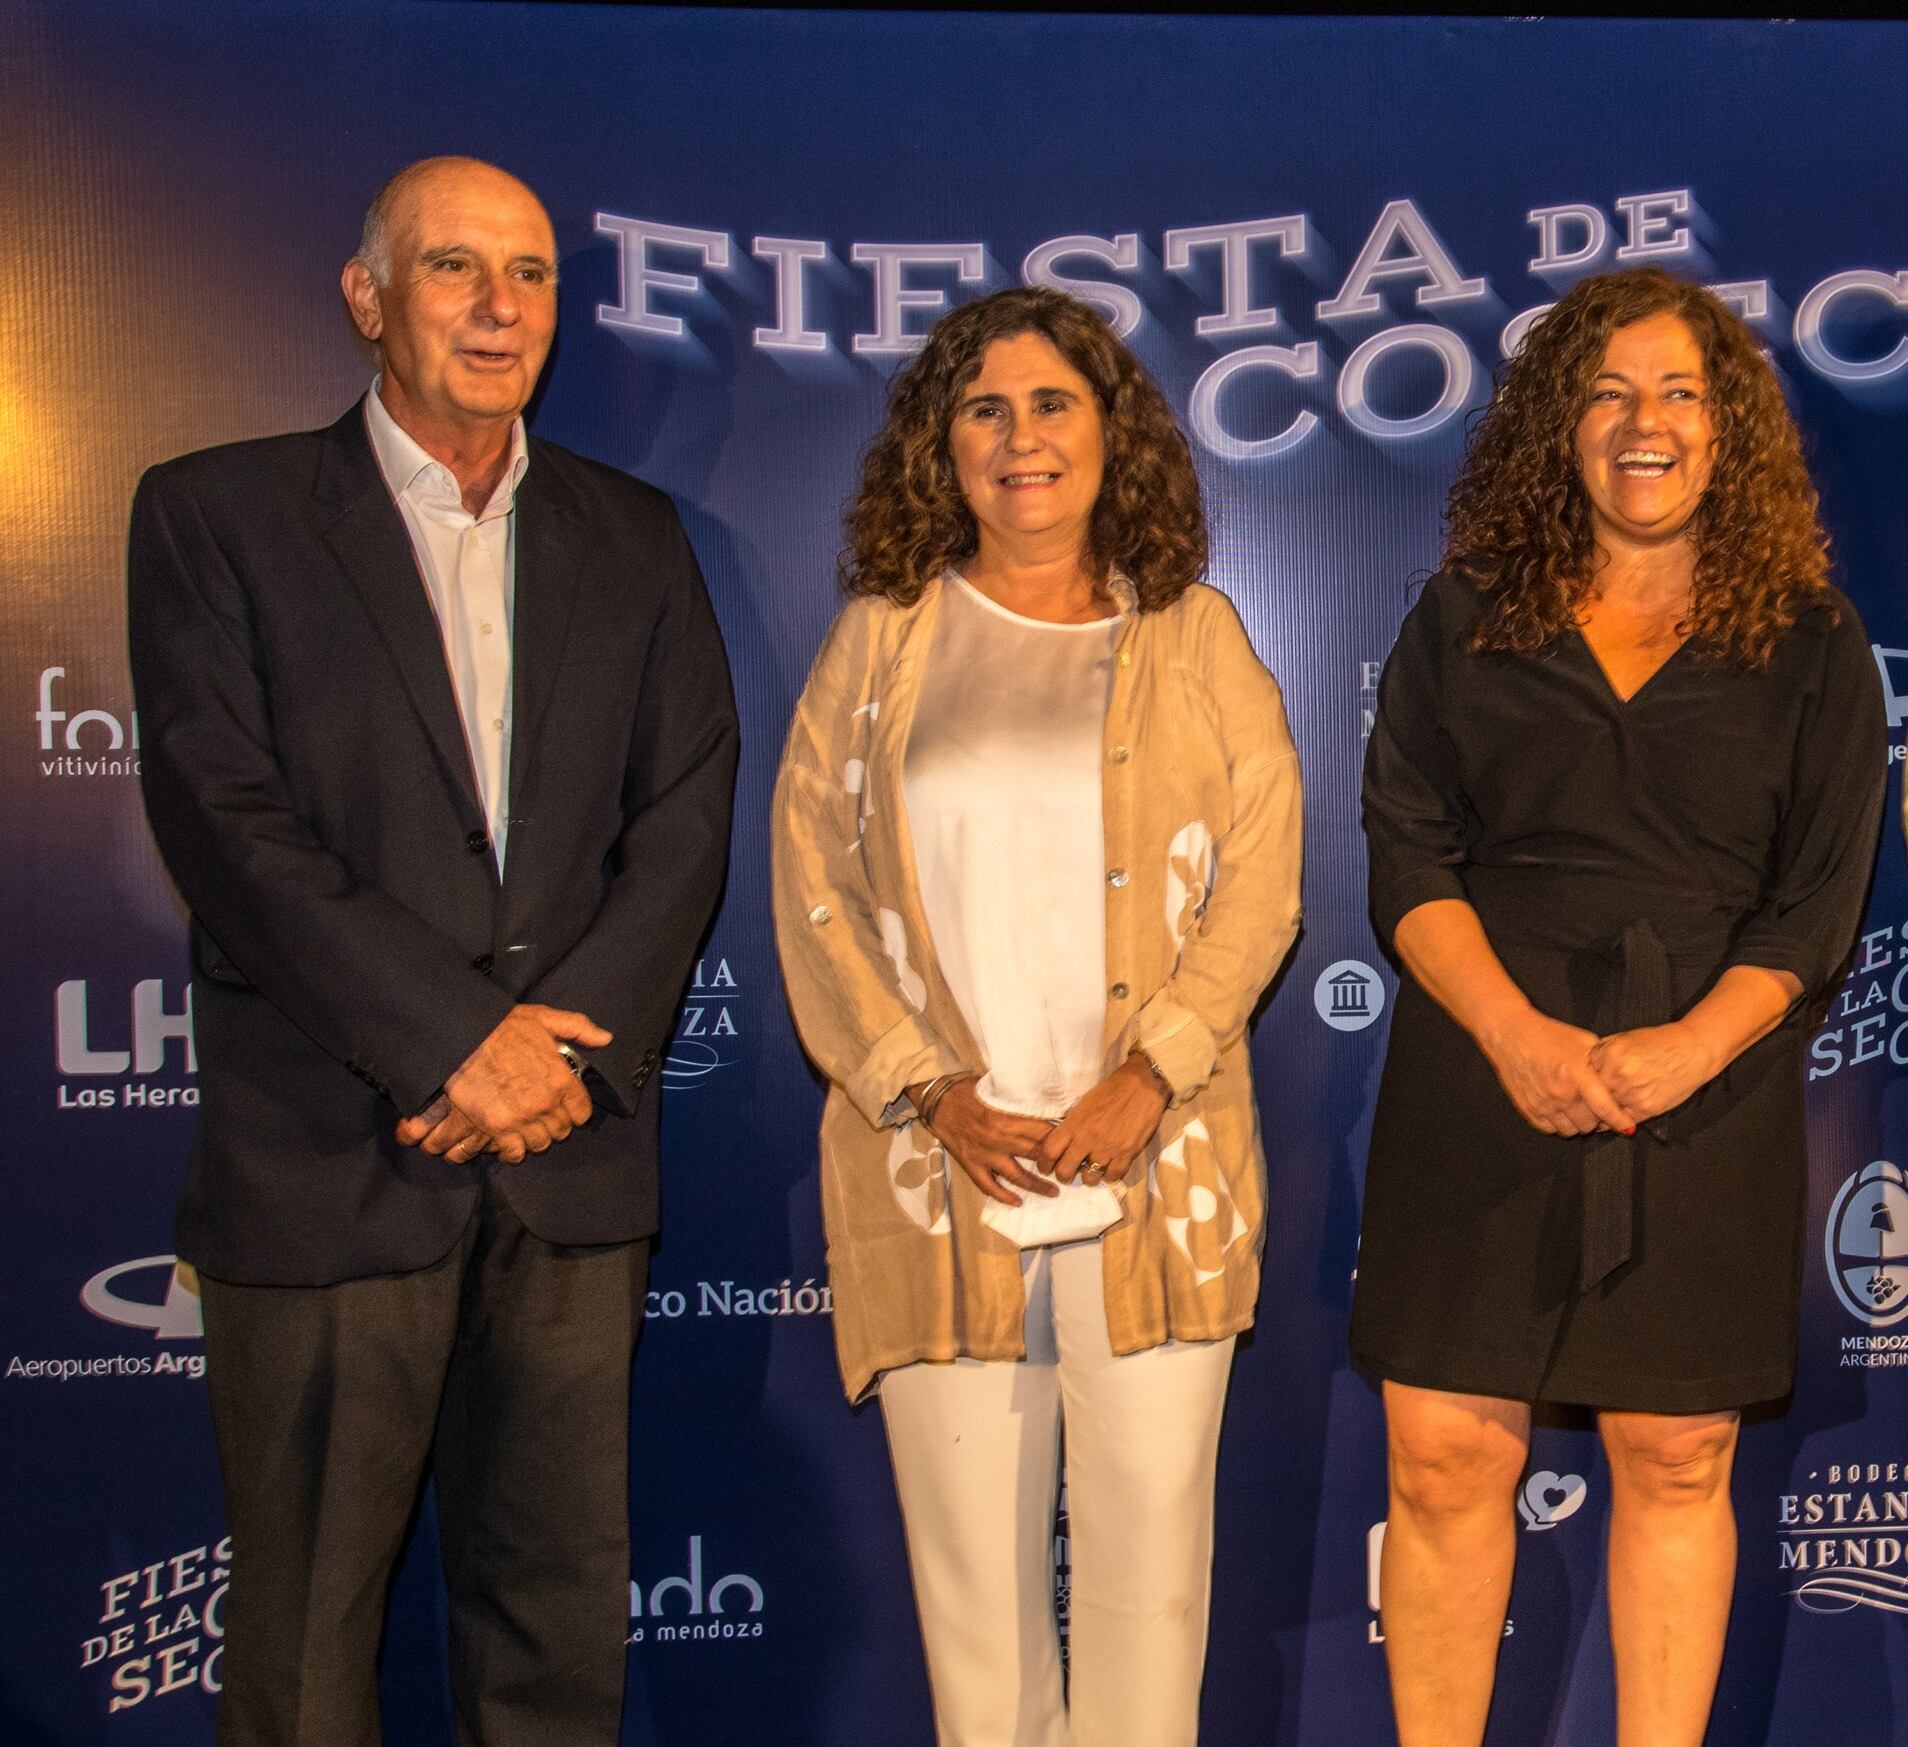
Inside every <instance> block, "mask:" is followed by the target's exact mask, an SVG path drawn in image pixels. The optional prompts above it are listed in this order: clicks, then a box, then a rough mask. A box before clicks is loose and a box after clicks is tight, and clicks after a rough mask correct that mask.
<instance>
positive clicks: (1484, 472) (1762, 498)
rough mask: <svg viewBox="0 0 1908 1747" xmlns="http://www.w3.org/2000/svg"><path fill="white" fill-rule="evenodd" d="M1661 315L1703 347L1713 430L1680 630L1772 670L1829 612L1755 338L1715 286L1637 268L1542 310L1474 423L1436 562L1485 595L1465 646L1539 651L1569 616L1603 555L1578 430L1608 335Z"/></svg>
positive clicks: (1795, 445) (1795, 439) (1811, 519)
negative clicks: (1807, 627)
mask: <svg viewBox="0 0 1908 1747" xmlns="http://www.w3.org/2000/svg"><path fill="white" fill-rule="evenodd" d="M1654 315H1674V316H1677V317H1679V318H1680V319H1681V320H1682V321H1683V322H1684V323H1685V324H1686V325H1687V326H1688V328H1689V331H1690V333H1691V334H1692V335H1693V336H1694V337H1695V340H1696V344H1697V345H1698V346H1699V347H1700V348H1701V350H1702V354H1703V367H1704V370H1705V372H1706V374H1707V376H1708V379H1709V406H1710V413H1711V417H1712V420H1713V422H1714V426H1715V433H1716V437H1715V452H1714V457H1713V460H1712V462H1711V468H1710V475H1709V486H1708V489H1707V490H1706V491H1705V492H1704V493H1703V498H1702V502H1701V503H1700V504H1699V505H1698V506H1697V509H1696V513H1695V515H1694V517H1693V518H1692V519H1691V522H1690V533H1691V536H1692V539H1693V543H1694V546H1695V552H1696V565H1695V575H1694V578H1693V581H1692V585H1691V591H1690V604H1689V613H1688V616H1687V617H1686V618H1685V619H1684V621H1683V623H1682V626H1681V629H1682V631H1683V632H1684V634H1685V635H1687V636H1688V637H1689V638H1690V640H1691V643H1692V645H1693V646H1694V647H1695V649H1696V652H1697V653H1699V654H1706V655H1708V656H1710V657H1712V658H1718V659H1728V660H1731V661H1735V662H1738V663H1740V664H1741V665H1743V666H1745V667H1765V666H1767V665H1768V662H1769V658H1770V656H1771V654H1773V652H1774V650H1775V647H1776V645H1777V644H1778V643H1779V642H1780V641H1781V640H1782V638H1783V637H1784V636H1785V635H1787V633H1788V631H1789V630H1790V628H1791V627H1792V626H1793V625H1794V624H1795V622H1796V620H1797V619H1798V618H1799V617H1800V616H1801V614H1802V613H1803V612H1805V611H1807V610H1808V609H1810V608H1812V607H1830V610H1833V609H1832V606H1830V602H1829V600H1828V592H1827V591H1828V586H1829V582H1828V536H1827V535H1826V534H1825V533H1824V531H1823V529H1822V525H1821V522H1820V520H1819V518H1818V515H1817V503H1816V495H1815V488H1814V487H1813V486H1812V485H1811V484H1810V483H1809V475H1808V469H1807V467H1806V466H1805V465H1804V464H1803V460H1802V444H1801V439H1800V437H1799V436H1798V435H1797V433H1796V428H1795V421H1794V420H1793V419H1791V418H1790V416H1789V409H1788V407H1787V406H1786V405H1785V404H1784V402H1783V399H1782V389H1781V386H1780V384H1778V382H1777V381H1776V375H1775V371H1774V370H1773V369H1771V368H1770V365H1769V362H1768V360H1767V359H1766V358H1765V357H1764V356H1763V354H1762V350H1761V347H1760V346H1759V345H1758V343H1757V340H1756V336H1755V335H1754V334H1753V333H1752V332H1751V331H1750V329H1749V328H1748V326H1747V325H1746V324H1745V323H1744V322H1743V321H1742V320H1741V319H1740V318H1739V317H1738V316H1737V315H1736V314H1735V313H1734V312H1733V311H1732V310H1731V309H1730V308H1729V307H1728V305H1727V304H1725V303H1724V302H1723V301H1722V299H1721V298H1719V297H1717V296H1716V294H1715V293H1714V292H1712V291H1707V290H1705V289H1704V288H1703V287H1702V286H1700V285H1692V284H1690V283H1688V282H1687V281H1686V280H1682V279H1678V278H1676V277H1674V276H1673V275H1672V274H1669V273H1666V272H1664V271H1663V270H1662V269H1661V268H1660V267H1639V268H1635V269H1632V270H1630V271H1628V272H1623V273H1604V274H1599V275H1597V276H1596V277H1594V278H1590V279H1585V280H1583V281H1582V282H1581V283H1579V284H1578V285H1577V286H1575V287H1574V288H1573V289H1572V290H1571V291H1570V292H1569V294H1568V295H1567V296H1565V297H1564V298H1563V299H1561V300H1560V301H1559V302H1558V303H1557V305H1556V306H1555V307H1554V308H1553V309H1552V310H1550V312H1549V313H1548V314H1546V315H1545V316H1543V317H1542V318H1541V319H1540V320H1539V321H1538V322H1537V323H1536V325H1535V326H1533V327H1532V328H1531V329H1530V332H1529V334H1528V336H1527V337H1526V338H1525V341H1524V344H1523V347H1522V349H1521V350H1520V351H1519V352H1518V353H1517V355H1516V356H1515V357H1514V358H1513V359H1511V361H1510V362H1509V364H1507V365H1506V366H1505V367H1504V368H1503V371H1502V373H1501V375H1500V378H1499V381H1498V385H1497V392H1496V393H1495V394H1494V395H1493V396H1492V398H1491V403H1490V405H1489V406H1488V407H1487V408H1486V409H1485V411H1484V412H1483V414H1482V416H1481V417H1480V419H1479V421H1478V424H1477V428H1476V430H1475V432H1474V433H1473V436H1472V439H1471V446H1470V452H1469V454H1467V455H1466V457H1465V460H1464V466H1463V469H1462V471H1461V472H1460V473H1459V474H1458V478H1457V483H1456V484H1455V485H1453V486H1452V487H1451V496H1450V500H1449V504H1448V506H1447V525H1448V528H1449V533H1448V535H1447V538H1446V541H1445V548H1444V558H1443V564H1444V566H1445V568H1446V569H1450V570H1461V571H1464V572H1466V573H1467V574H1469V575H1470V576H1472V577H1475V578H1476V579H1477V580H1478V581H1479V582H1480V583H1481V584H1482V585H1483V586H1484V588H1485V590H1486V593H1487V595H1488V597H1489V598H1488V604H1487V605H1486V608H1485V611H1484V615H1483V618H1482V619H1481V620H1480V622H1479V624H1478V627H1477V629H1476V631H1475V632H1474V633H1473V636H1472V646H1473V647H1474V648H1476V649H1480V650H1485V649H1497V650H1521V651H1526V652H1530V651H1536V650H1540V649H1544V648H1547V647H1548V646H1549V645H1551V644H1552V643H1554V642H1555V641H1556V639H1557V638H1559V637H1561V636H1562V635H1563V634H1564V633H1565V632H1566V631H1568V630H1569V629H1570V628H1571V627H1572V626H1573V625H1574V624H1575V623H1576V622H1577V619H1578V617H1579V615H1580V614H1581V611H1582V608H1583V605H1584V602H1585V601H1586V599H1587V598H1588V597H1589V594H1590V590H1591V587H1592V583H1593V581H1594V576H1595V558H1596V541H1595V536H1594V533H1593V531H1592V526H1591V517H1590V499H1589V496H1588V494H1587V493H1586V492H1585V490H1584V487H1583V480H1582V475H1581V465H1580V462H1579V460H1578V457H1577V446H1576V432H1577V425H1578V422H1579V421H1580V420H1581V419H1582V417H1583V415H1584V411H1585V409H1586V408H1587V407H1588V406H1589V404H1590V390H1591V385H1592V383H1593V382H1594V380H1595V377H1596V374H1597V370H1598V367H1599V366H1600V365H1601V363H1602V361H1603V356H1604V352H1605V349H1606V348H1607V346H1608V345H1609V342H1610V336H1611V335H1612V334H1613V333H1614V332H1615V331H1616V330H1617V329H1618V328H1622V327H1628V326H1629V325H1630V324H1631V323H1633V322H1639V321H1643V320H1645V319H1646V318H1648V317H1650V316H1654Z"/></svg>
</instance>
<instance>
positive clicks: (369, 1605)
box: [201, 1161, 649, 1747]
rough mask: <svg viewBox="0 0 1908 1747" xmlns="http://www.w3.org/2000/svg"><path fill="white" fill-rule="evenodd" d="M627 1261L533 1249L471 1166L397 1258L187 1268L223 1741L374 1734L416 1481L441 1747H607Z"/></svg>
mask: <svg viewBox="0 0 1908 1747" xmlns="http://www.w3.org/2000/svg"><path fill="white" fill-rule="evenodd" d="M511 1168H513V1167H509V1166H504V1165H500V1164H497V1163H495V1162H494V1161H493V1162H491V1163H489V1164H488V1165H478V1166H473V1169H479V1170H484V1171H486V1172H488V1173H494V1172H497V1171H502V1170H508V1169H511ZM514 1168H517V1169H523V1170H533V1169H535V1165H534V1163H532V1164H527V1165H523V1166H519V1167H514ZM648 1264H649V1246H648V1244H647V1243H646V1242H637V1243H633V1244H613V1245H605V1246H592V1247H574V1246H559V1245H553V1244H547V1243H545V1242H543V1240H542V1239H540V1238H537V1237H535V1236H533V1235H532V1234H531V1233H529V1232H528V1231H526V1230H525V1229H524V1227H523V1225H522V1224H521V1222H520V1221H519V1220H518V1219H517V1217H516V1216H515V1214H514V1213H512V1212H511V1210H510V1207H509V1205H508V1203H507V1202H506V1201H505V1200H504V1198H503V1197H502V1195H501V1194H499V1193H498V1192H497V1190H496V1188H495V1185H494V1181H493V1179H492V1177H491V1176H490V1175H487V1176H486V1179H485V1192H484V1195H483V1199H482V1203H481V1205H480V1207H479V1210H478V1212H477V1213H476V1215H475V1216H474V1217H473V1218H472V1220H471V1223H470V1225H469V1226H468V1227H467V1228H466V1229H465V1231H464V1234H463V1236H462V1237H461V1238H460V1239H459V1240H458V1243H457V1246H456V1248H455V1249H453V1250H452V1251H451V1253H450V1254H449V1255H448V1256H446V1257H445V1258H444V1259H443V1260H442V1261H441V1262H438V1263H437V1264H435V1265H434V1266H432V1267H429V1268H425V1269H422V1270H420V1271H419V1272H417V1273H412V1274H399V1275H386V1276H379V1277H377V1278H374V1279H368V1280H351V1281H346V1282H344V1283H343V1284H341V1285H336V1286H316V1287H302V1286H300V1287H284V1286H237V1285H231V1284H227V1283H224V1282H221V1281H217V1280H211V1279H203V1278H202V1280H201V1285H202V1288H203V1295H204V1296H203V1304H204V1310H205V1351H206V1382H207V1387H208V1390H209V1392H210V1395H211V1403H212V1418H213V1426H214V1430H215V1431H216V1434H217V1438H218V1446H219V1463H220V1467H221V1469H222V1470H223V1473H224V1478H225V1502H226V1516H227V1524H228V1527H229V1529H230V1532H231V1536H232V1558H233V1564H232V1577H231V1588H230V1591H229V1592H228V1594H227V1597H226V1642H225V1655H224V1659H223V1675H224V1693H223V1696H222V1699H221V1703H220V1712H219V1730H218V1741H219V1747H379V1743H380V1741H381V1734H380V1730H379V1722H378V1679H377V1661H378V1645H379V1640H380V1638H381V1636H382V1633H383V1627H384V1610H385V1600H386V1596H387V1594H388V1593H389V1590H390V1585H391V1577H392V1572H393V1570H394V1568H395V1566H396V1563H397V1559H398V1555H399V1553H400V1552H401V1550H402V1548H403V1545H404V1538H405V1532H406V1529H407V1527H408V1525H409V1522H410V1519H411V1515H412V1512H413V1510H414V1509H415V1507H416V1504H417V1500H418V1495H419V1492H420V1490H421V1489H422V1486H423V1482H424V1478H425V1475H426V1473H427V1472H429V1473H431V1474H434V1476H435V1478H436V1483H437V1505H438V1526H439V1531H440V1538H441V1541H442V1545H443V1559H444V1578H445V1583H446V1585H447V1587H448V1589H449V1592H450V1675H451V1694H452V1698H453V1702H454V1704H455V1706H456V1712H457V1732H458V1740H459V1742H460V1744H461V1747H614V1743H615V1742H616V1740H617V1736H618V1733H619V1730H620V1726H621V1717H622V1701H623V1677H624V1670H625V1659H626V1656H627V1651H626V1648H625V1644H626V1640H627V1636H628V1629H629V1628H628V1622H629V1367H630V1359H631V1355H632V1352H633V1349H634V1345H635V1337H636V1330H637V1327H638V1325H639V1323H640V1321H641V1317H642V1305H643V1291H644V1286H645V1284H646V1281H647V1277H648Z"/></svg>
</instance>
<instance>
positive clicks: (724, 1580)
mask: <svg viewBox="0 0 1908 1747" xmlns="http://www.w3.org/2000/svg"><path fill="white" fill-rule="evenodd" d="M683 1567H684V1568H683V1570H682V1571H681V1572H680V1573H676V1572H671V1573H668V1574H667V1575H664V1576H659V1577H657V1578H656V1580H655V1581H654V1582H653V1583H650V1584H649V1585H648V1586H647V1587H646V1588H645V1586H644V1584H643V1583H642V1581H641V1580H640V1579H638V1578H636V1577H631V1578H630V1580H629V1642H630V1643H632V1644H690V1643H708V1642H710V1641H712V1640H715V1641H732V1640H735V1639H738V1638H759V1637H761V1636H762V1635H763V1623H764V1622H763V1617H762V1614H763V1608H764V1605H765V1603H766V1597H765V1595H764V1593H763V1590H762V1585H761V1584H760V1583H759V1582H758V1581H757V1580H756V1579H755V1578H753V1577H751V1576H750V1575H749V1574H748V1573H747V1572H746V1571H730V1572H727V1573H724V1574H721V1575H717V1574H715V1573H714V1572H712V1571H711V1569H710V1568H709V1560H708V1558H707V1556H706V1554H705V1553H704V1551H703V1540H702V1537H701V1536H700V1535H691V1536H690V1537H689V1545H688V1548H687V1550H686V1553H685V1556H684V1560H683Z"/></svg>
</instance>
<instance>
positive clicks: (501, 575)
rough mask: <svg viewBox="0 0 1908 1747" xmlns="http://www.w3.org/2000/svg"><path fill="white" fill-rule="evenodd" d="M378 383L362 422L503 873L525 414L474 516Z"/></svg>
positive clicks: (450, 476)
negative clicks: (417, 583) (413, 570)
mask: <svg viewBox="0 0 1908 1747" xmlns="http://www.w3.org/2000/svg"><path fill="white" fill-rule="evenodd" d="M378 386H379V385H378V382H376V381H374V382H373V383H372V384H371V392H370V393H369V394H368V395H366V396H365V401H364V422H365V426H366V428H367V430H368V431H369V432H370V436H371V448H372V451H373V453H375V454H376V456H377V458H378V469H379V471H380V472H382V473H383V475H384V483H385V485H386V486H387V487H389V489H390V492H391V495H392V497H394V498H395V499H396V500H397V506H398V508H399V510H401V511H402V512H403V515H404V525H405V527H406V528H407V529H408V530H409V532H410V536H411V550H412V552H413V553H414V554H415V555H416V558H417V569H418V575H419V576H421V577H422V578H423V581H424V590H425V593H426V594H428V595H429V596H430V601H431V610H432V611H433V612H435V613H436V615H437V628H438V631H439V632H440V633H441V635H442V636H443V639H444V665H445V666H446V667H447V668H448V669H449V670H450V680H451V687H452V689H453V690H454V691H455V692H456V694H457V713H458V715H459V716H460V717H462V718H463V724H464V740H465V743H466V745H467V746H468V747H469V748H470V763H471V769H472V770H473V771H474V772H475V773H476V777H477V793H478V796H479V798H480V799H481V800H482V801H483V804H484V818H485V821H486V822H487V823H488V825H489V827H490V842H491V849H492V853H493V854H494V855H495V856H496V858H497V872H498V874H499V875H501V874H502V873H503V865H504V842H505V839H506V838H507V837H508V835H509V830H510V710H511V678H510V625H511V614H512V611H513V609H514V607H515V604H516V592H517V534H516V528H517V519H516V513H515V511H516V500H517V487H518V485H519V484H520V483H521V482H522V479H523V476H524V472H525V470H526V469H527V468H528V467H529V465H530V450H529V445H528V443H527V442H526V440H525V438H524V431H523V420H522V419H518V420H517V421H516V423H515V424H513V425H512V426H511V427H510V461H509V464H508V465H507V466H506V467H505V468H504V474H503V478H502V479H501V480H499V481H498V484H497V489H496V490H495V491H494V492H492V493H491V494H490V501H489V503H487V504H485V505H484V507H483V510H482V511H481V512H480V513H479V514H477V515H475V516H473V515H472V514H471V513H470V511H468V510H467V509H465V508H464V499H463V493H462V492H461V491H460V490H459V489H458V485H457V477H456V475H455V474H453V473H452V472H451V470H450V469H449V468H448V467H446V466H445V465H444V464H443V462H441V461H438V460H435V459H433V458H432V457H431V456H430V455H429V454H427V453H426V452H425V450H424V447H423V445H422V444H420V443H419V442H418V441H417V439H416V438H415V437H413V436H411V435H410V433H409V432H408V431H406V430H405V429H404V428H403V427H402V426H401V425H399V424H398V422H397V420H396V419H394V418H392V416H391V414H390V413H389V411H387V410H386V408H385V405H384V402H383V401H382V400H380V399H379V398H378Z"/></svg>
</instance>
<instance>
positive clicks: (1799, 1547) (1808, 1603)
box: [1776, 1461, 1908, 1614]
mask: <svg viewBox="0 0 1908 1747" xmlns="http://www.w3.org/2000/svg"><path fill="white" fill-rule="evenodd" d="M1809 1481H1810V1483H1811V1485H1812V1487H1814V1488H1815V1489H1814V1490H1811V1491H1807V1492H1785V1493H1782V1494H1780V1495H1779V1496H1778V1497H1777V1499H1776V1536H1777V1544H1776V1569H1777V1570H1778V1571H1779V1572H1780V1573H1781V1574H1782V1575H1783V1576H1785V1577H1786V1576H1793V1577H1794V1578H1795V1580H1796V1581H1795V1586H1794V1587H1793V1588H1792V1589H1791V1590H1790V1591H1789V1594H1790V1595H1791V1596H1793V1597H1794V1599H1795V1604H1796V1606H1797V1607H1800V1608H1803V1609H1806V1610H1807V1611H1808V1612H1809V1613H1812V1614H1845V1613H1850V1612H1852V1611H1853V1610H1855V1609H1856V1608H1873V1609H1877V1610H1879V1611H1880V1612H1882V1613H1890V1614H1908V1462H1901V1461H1895V1462H1852V1463H1848V1464H1842V1463H1830V1464H1828V1465H1827V1467H1826V1468H1819V1469H1811V1470H1810V1471H1809Z"/></svg>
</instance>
